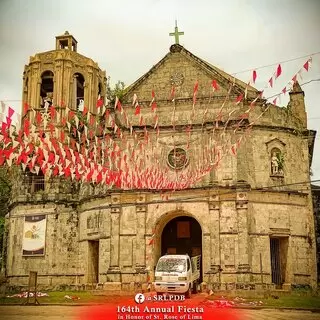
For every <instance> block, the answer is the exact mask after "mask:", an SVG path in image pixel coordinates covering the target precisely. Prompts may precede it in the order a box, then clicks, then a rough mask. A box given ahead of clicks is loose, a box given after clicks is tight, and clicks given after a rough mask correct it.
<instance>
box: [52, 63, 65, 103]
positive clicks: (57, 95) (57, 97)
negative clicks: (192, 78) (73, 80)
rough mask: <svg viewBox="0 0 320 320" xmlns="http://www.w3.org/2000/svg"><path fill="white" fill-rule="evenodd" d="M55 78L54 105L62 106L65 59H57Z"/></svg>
mask: <svg viewBox="0 0 320 320" xmlns="http://www.w3.org/2000/svg"><path fill="white" fill-rule="evenodd" d="M54 67H55V70H54V78H53V105H54V106H60V104H61V100H62V77H63V61H62V60H61V59H59V60H56V63H55V66H54Z"/></svg>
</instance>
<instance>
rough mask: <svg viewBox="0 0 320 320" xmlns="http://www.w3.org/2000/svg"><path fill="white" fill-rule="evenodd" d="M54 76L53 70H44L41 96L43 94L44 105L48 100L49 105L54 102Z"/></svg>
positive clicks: (42, 102) (42, 101)
mask: <svg viewBox="0 0 320 320" xmlns="http://www.w3.org/2000/svg"><path fill="white" fill-rule="evenodd" d="M53 77H54V74H53V72H52V71H44V72H43V73H42V75H41V88H40V96H41V106H42V107H44V106H45V102H48V103H49V105H51V104H52V98H53V90H54V82H53Z"/></svg>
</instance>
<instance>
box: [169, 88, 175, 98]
mask: <svg viewBox="0 0 320 320" xmlns="http://www.w3.org/2000/svg"><path fill="white" fill-rule="evenodd" d="M174 95H175V87H174V86H172V88H171V93H170V99H171V100H174Z"/></svg>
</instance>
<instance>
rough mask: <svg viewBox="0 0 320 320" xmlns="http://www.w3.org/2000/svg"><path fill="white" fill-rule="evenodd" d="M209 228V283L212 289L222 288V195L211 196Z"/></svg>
mask: <svg viewBox="0 0 320 320" xmlns="http://www.w3.org/2000/svg"><path fill="white" fill-rule="evenodd" d="M209 229H210V249H211V251H210V274H209V283H210V286H211V288H212V289H220V283H221V279H220V272H221V259H220V197H219V195H217V194H216V195H210V197H209Z"/></svg>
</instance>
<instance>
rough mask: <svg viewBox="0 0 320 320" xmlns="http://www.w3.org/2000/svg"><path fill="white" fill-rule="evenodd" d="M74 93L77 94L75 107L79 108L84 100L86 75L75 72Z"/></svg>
mask: <svg viewBox="0 0 320 320" xmlns="http://www.w3.org/2000/svg"><path fill="white" fill-rule="evenodd" d="M74 94H75V103H76V106H75V109H78V108H79V105H80V104H81V102H82V103H83V101H84V77H83V75H82V74H81V73H75V74H74Z"/></svg>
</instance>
